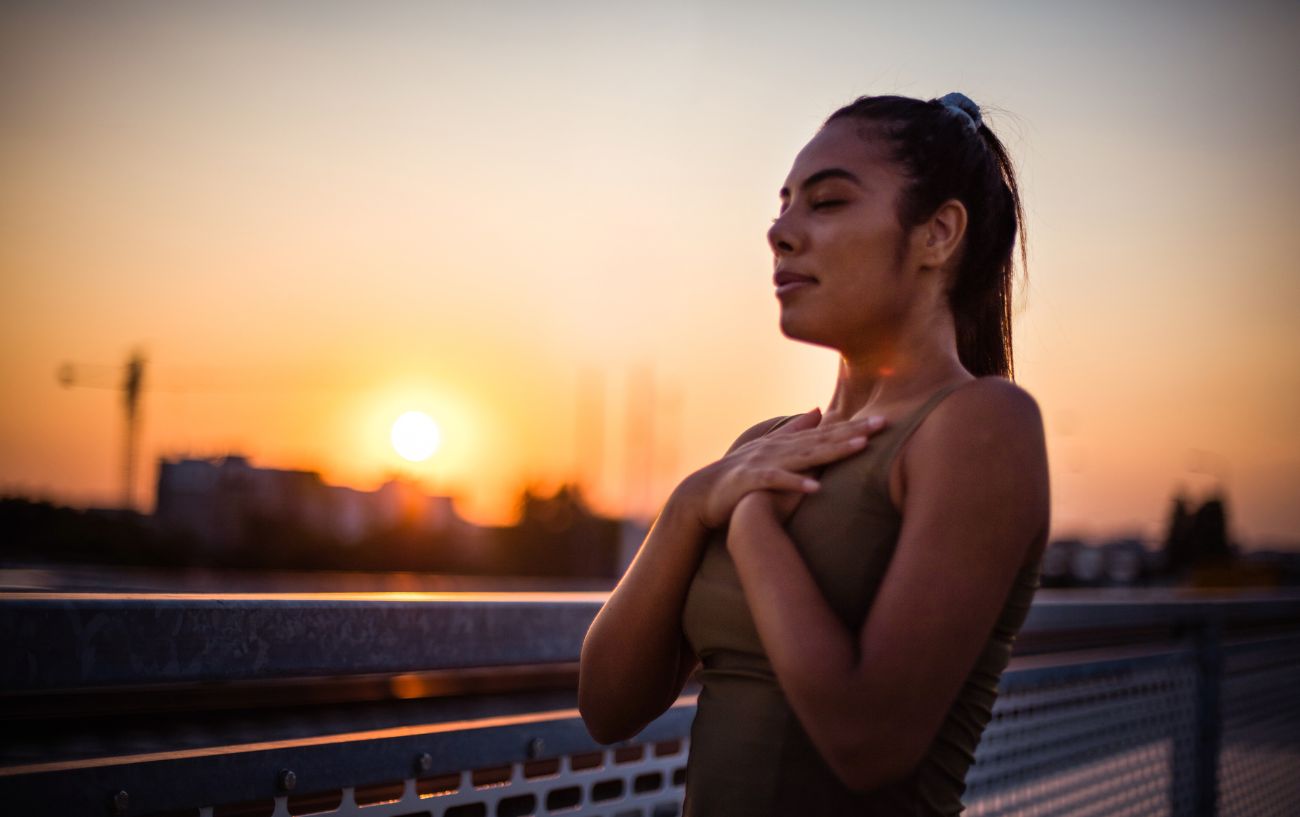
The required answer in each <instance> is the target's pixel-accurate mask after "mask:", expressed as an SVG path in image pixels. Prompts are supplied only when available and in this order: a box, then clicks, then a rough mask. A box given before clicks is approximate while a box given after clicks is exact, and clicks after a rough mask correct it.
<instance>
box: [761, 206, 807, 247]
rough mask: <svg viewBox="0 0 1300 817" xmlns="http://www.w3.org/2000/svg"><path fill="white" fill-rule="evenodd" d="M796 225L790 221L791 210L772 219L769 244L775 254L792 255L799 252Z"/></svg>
mask: <svg viewBox="0 0 1300 817" xmlns="http://www.w3.org/2000/svg"><path fill="white" fill-rule="evenodd" d="M796 236H797V233H796V231H795V230H794V225H792V224H791V223H790V210H789V209H787V210H786V211H785V212H784V213H782V214H781V215H779V216H777V217H776V218H774V219H772V226H771V227H769V228H767V244H768V246H769V247H771V248H772V252H773V254H775V255H790V254H791V253H794V252H798V249H799V242H798V239H797V237H796Z"/></svg>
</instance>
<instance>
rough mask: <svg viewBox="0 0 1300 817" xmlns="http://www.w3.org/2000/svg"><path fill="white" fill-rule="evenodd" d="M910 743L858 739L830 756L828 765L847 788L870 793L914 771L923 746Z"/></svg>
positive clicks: (921, 755)
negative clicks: (917, 746) (918, 746)
mask: <svg viewBox="0 0 1300 817" xmlns="http://www.w3.org/2000/svg"><path fill="white" fill-rule="evenodd" d="M909 743H910V742H909V741H906V740H904V741H899V742H890V741H886V740H883V739H879V738H877V739H875V740H859V741H856V742H854V743H852V744H849V745H845V746H843V747H842V748H840V749H838V750H836V751H834V752H832V753H831V755H830V757H828V758H827V762H828V765H829V766H830V767H831V771H833V772H834V773H835V776H836V777H837V778H839V781H840V782H841V783H843V784H844V785H845V787H846V788H848V789H850V790H852V791H856V792H869V791H874V790H875V789H879V788H881V787H882V786H887V785H889V784H890V783H895V782H898V781H899V780H903V779H904V778H906V777H908V776H909V775H910V774H912V772H913V771H915V770H916V767H917V766H919V765H920V763H921V759H922V757H924V747H921V748H916V747H913V746H910V745H908V744H909Z"/></svg>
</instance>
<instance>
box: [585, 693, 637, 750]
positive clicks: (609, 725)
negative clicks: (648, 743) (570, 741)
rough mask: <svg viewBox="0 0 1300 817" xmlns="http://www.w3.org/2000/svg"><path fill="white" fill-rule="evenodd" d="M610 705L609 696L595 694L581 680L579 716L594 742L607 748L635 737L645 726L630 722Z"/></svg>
mask: <svg viewBox="0 0 1300 817" xmlns="http://www.w3.org/2000/svg"><path fill="white" fill-rule="evenodd" d="M610 704H611V701H610V697H609V696H607V695H596V694H593V692H592V691H591V689H590V687H589V686H586V685H584V684H583V683H582V681H581V680H579V682H578V715H579V716H581V717H582V723H583V725H584V726H586V727H587V734H589V735H591V738H592V740H594V741H596V742H597V743H600V744H603V745H606V746H607V745H609V744H611V743H618V742H619V741H624V740H628V739H630V738H632V737H635V736H636V734H637V733H638V732H640V731H641V730H642V729H643V728H644V724H637V723H630V722H628V719H627V718H626V717H625V716H623V715H622V713H620V712H618V711H617V707H616V706H611V705H610Z"/></svg>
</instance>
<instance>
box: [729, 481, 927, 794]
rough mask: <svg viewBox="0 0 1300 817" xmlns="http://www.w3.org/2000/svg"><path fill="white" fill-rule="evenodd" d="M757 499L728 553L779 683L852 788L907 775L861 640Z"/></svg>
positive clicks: (735, 522)
mask: <svg viewBox="0 0 1300 817" xmlns="http://www.w3.org/2000/svg"><path fill="white" fill-rule="evenodd" d="M764 502H765V501H764V500H761V499H759V498H758V497H757V496H755V497H754V498H752V499H751V498H749V497H747V498H746V499H745V500H743V501H742V502H741V504H740V505H739V506H738V507H737V509H736V512H735V514H733V516H732V520H731V528H730V531H729V534H728V540H727V545H728V549H729V550H730V552H731V557H732V560H733V561H734V562H735V565H736V571H737V573H738V574H739V576H740V580H741V584H742V586H743V587H744V591H745V599H746V601H747V603H748V604H749V607H750V611H751V614H752V615H753V618H754V624H755V626H756V627H757V629H758V633H759V637H760V639H761V641H762V643H763V648H764V650H765V651H766V653H767V656H768V659H769V660H770V661H771V663H772V668H773V670H774V672H775V673H776V677H777V681H778V682H779V683H780V685H781V689H782V691H783V692H784V693H785V695H786V698H787V700H788V701H789V702H790V706H791V708H792V709H793V710H794V712H795V714H796V715H797V716H798V718H799V721H800V723H801V724H802V725H803V726H804V729H805V731H807V732H808V735H809V737H810V738H811V739H812V741H813V743H814V745H816V746H817V747H818V750H819V751H820V752H821V753H822V755H823V757H824V758H825V759H826V760H827V762H828V763H829V764H830V765H831V767H832V768H833V769H835V771H836V772H837V773H838V774H839V775H840V776H841V778H842V779H843V780H844V782H845V783H846V784H849V785H851V786H853V787H855V788H869V787H871V786H874V785H879V784H880V783H883V782H885V781H886V780H888V779H889V778H890V777H893V776H895V775H897V774H901V773H903V772H905V771H906V768H900V765H899V764H900V760H901V761H902V763H903V764H904V765H905V764H906V758H901V759H900V758H899V757H897V754H898V753H897V752H896V751H891V750H890V748H889V746H888V744H889V741H890V739H889V735H890V734H892V731H891V730H893V729H894V725H893V724H892V723H891V721H892V720H893V719H892V718H891V717H890V713H889V711H888V710H889V707H890V702H889V691H888V690H884V689H873V688H870V685H871V681H872V679H871V678H869V677H867V676H866V675H864V673H863V672H862V667H861V656H859V654H858V641H857V634H856V633H854V632H852V631H851V630H850V629H849V628H847V627H846V626H845V625H844V623H843V622H842V621H841V620H840V619H839V617H838V616H836V615H835V613H834V611H833V610H832V609H831V608H830V606H829V604H827V602H826V599H825V597H824V596H823V595H822V592H821V589H820V588H819V587H818V586H817V584H816V582H815V581H814V580H813V578H812V575H811V574H810V573H809V571H808V568H807V566H806V565H805V564H804V561H803V558H802V557H801V556H800V555H799V553H798V551H797V550H796V549H795V547H794V543H793V542H792V541H791V540H790V537H789V535H788V534H786V532H785V531H784V529H783V528H782V527H781V525H780V523H779V522H778V521H777V520H776V518H775V516H774V515H773V514H772V512H771V510H770V505H766V504H764Z"/></svg>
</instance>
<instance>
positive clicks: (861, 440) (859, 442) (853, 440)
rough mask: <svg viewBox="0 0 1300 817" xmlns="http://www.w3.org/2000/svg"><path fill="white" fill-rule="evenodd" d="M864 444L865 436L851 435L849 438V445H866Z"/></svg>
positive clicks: (865, 441) (865, 442)
mask: <svg viewBox="0 0 1300 817" xmlns="http://www.w3.org/2000/svg"><path fill="white" fill-rule="evenodd" d="M866 444H867V438H866V437H851V438H850V439H849V445H866Z"/></svg>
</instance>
